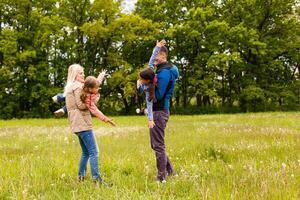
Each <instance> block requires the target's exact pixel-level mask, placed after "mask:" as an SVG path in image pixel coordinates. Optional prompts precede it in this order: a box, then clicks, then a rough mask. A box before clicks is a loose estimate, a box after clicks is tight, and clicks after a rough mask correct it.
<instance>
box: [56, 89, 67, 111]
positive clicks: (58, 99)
mask: <svg viewBox="0 0 300 200" xmlns="http://www.w3.org/2000/svg"><path fill="white" fill-rule="evenodd" d="M56 97H57V101H58V102H65V100H66V97H65V96H64V94H63V93H58V94H57V95H56ZM62 109H63V110H64V112H65V113H68V110H67V107H66V106H64V107H62Z"/></svg>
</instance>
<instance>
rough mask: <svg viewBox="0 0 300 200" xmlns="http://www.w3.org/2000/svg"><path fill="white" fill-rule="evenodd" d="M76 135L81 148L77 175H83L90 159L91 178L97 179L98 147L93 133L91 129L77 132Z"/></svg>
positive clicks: (98, 176)
mask: <svg viewBox="0 0 300 200" xmlns="http://www.w3.org/2000/svg"><path fill="white" fill-rule="evenodd" d="M77 135H78V138H79V142H80V146H81V149H82V154H81V159H80V163H79V171H78V176H81V177H84V176H85V174H86V166H87V161H88V159H90V165H91V171H92V178H93V180H97V179H99V178H100V173H99V167H98V159H99V149H98V145H97V142H96V139H95V135H94V133H93V131H92V130H87V131H82V132H79V133H77Z"/></svg>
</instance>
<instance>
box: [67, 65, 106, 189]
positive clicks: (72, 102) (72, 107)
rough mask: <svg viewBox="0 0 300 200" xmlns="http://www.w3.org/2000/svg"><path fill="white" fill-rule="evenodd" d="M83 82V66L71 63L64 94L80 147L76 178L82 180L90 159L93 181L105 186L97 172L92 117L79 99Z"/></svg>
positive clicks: (72, 126)
mask: <svg viewBox="0 0 300 200" xmlns="http://www.w3.org/2000/svg"><path fill="white" fill-rule="evenodd" d="M83 83H84V72H83V67H82V66H81V65H79V64H73V65H71V66H70V67H69V69H68V79H67V84H66V86H65V90H64V95H65V97H66V106H67V110H68V119H69V124H70V127H71V130H72V132H73V133H75V134H76V135H77V136H78V139H79V143H80V146H81V149H82V154H81V159H80V163H79V171H78V178H79V181H80V182H81V181H83V180H84V177H85V175H86V166H87V161H88V159H90V165H91V172H92V179H93V181H94V182H95V183H100V184H103V185H106V186H107V184H106V183H105V182H104V181H103V180H102V178H101V176H100V172H99V167H98V158H99V150H98V145H97V142H96V139H95V136H94V133H93V130H92V117H91V114H90V111H89V110H88V108H87V106H86V105H85V104H84V102H82V101H81V99H80V95H81V91H82V86H83ZM98 100H99V98H98V99H96V101H98Z"/></svg>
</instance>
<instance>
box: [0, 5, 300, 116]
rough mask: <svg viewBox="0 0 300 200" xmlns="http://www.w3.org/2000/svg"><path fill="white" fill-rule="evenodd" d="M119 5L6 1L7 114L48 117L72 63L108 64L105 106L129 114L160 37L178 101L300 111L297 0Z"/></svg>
mask: <svg viewBox="0 0 300 200" xmlns="http://www.w3.org/2000/svg"><path fill="white" fill-rule="evenodd" d="M121 5H122V1H114V0H95V1H88V0H36V1H29V0H18V1H8V0H2V1H1V2H0V19H1V24H0V89H1V90H0V104H1V107H0V118H13V117H17V118H20V117H33V116H34V117H48V116H51V115H52V114H51V113H52V112H53V111H54V110H55V109H57V108H58V106H57V105H54V104H52V102H51V101H50V99H51V96H53V95H55V93H56V92H61V91H62V90H63V87H64V85H65V81H66V77H67V69H68V66H69V65H71V64H73V63H80V64H81V65H83V66H84V68H85V74H86V75H95V76H97V74H98V73H99V72H100V71H101V70H104V69H105V70H107V71H108V73H109V74H110V75H111V78H109V79H108V81H107V82H106V85H104V86H102V91H101V95H102V98H101V101H100V104H99V106H100V107H101V109H102V110H106V111H109V113H114V114H118V113H119V114H120V113H122V114H130V113H131V112H132V111H133V110H135V108H136V107H142V106H143V104H145V100H144V96H142V95H138V94H137V93H136V91H135V82H136V79H137V73H138V70H139V69H141V68H143V67H146V65H147V62H148V60H149V58H150V56H151V53H152V49H153V47H154V45H155V43H156V40H160V39H163V38H164V39H166V41H167V47H168V49H169V50H170V51H169V61H170V62H172V63H174V64H175V65H177V67H178V68H179V71H180V75H181V76H180V78H179V80H178V82H177V87H176V91H175V95H174V99H173V100H172V102H173V105H176V107H177V108H176V109H179V110H181V111H182V112H184V110H185V109H184V108H188V107H190V106H196V108H197V109H196V110H201V109H203V110H210V109H207V108H217V110H218V112H219V111H229V112H236V106H240V108H238V109H241V110H243V111H245V112H246V111H263V110H299V107H300V100H299V99H300V95H299V79H300V73H299V72H300V67H299V62H300V56H299V55H300V54H299V48H300V40H299V35H300V23H299V19H300V18H299V10H300V9H299V1H296V0H284V1H280V0H275V1H274V0H273V1H270V0H266V1H265V0H247V1H244V0H226V1H219V0H209V1H208V0H166V1H157V0H138V1H137V3H136V9H135V10H134V11H133V12H132V13H127V14H125V13H122V8H121ZM252 86H255V87H252ZM248 92H249V93H248ZM262 93H264V94H262ZM180 107H183V108H180ZM221 107H223V108H224V109H222V108H221ZM230 108H232V109H233V110H232V111H230ZM191 112H192V113H193V110H191ZM211 112H215V111H211Z"/></svg>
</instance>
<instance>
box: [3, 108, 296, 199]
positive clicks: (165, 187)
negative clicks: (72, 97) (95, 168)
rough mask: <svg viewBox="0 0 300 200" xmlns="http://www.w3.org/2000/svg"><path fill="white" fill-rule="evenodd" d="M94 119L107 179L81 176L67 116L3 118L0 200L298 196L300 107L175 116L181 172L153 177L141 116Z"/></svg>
mask: <svg viewBox="0 0 300 200" xmlns="http://www.w3.org/2000/svg"><path fill="white" fill-rule="evenodd" d="M114 120H115V121H116V123H117V124H118V127H116V128H112V127H110V126H109V125H106V124H104V123H102V122H100V121H98V120H97V119H94V132H95V134H96V137H97V141H98V145H99V148H100V168H101V173H102V176H103V178H104V179H105V180H106V181H108V182H110V183H113V187H112V188H104V187H96V186H95V185H94V184H93V182H92V181H91V175H90V168H88V177H87V180H86V181H85V182H83V183H79V182H78V181H77V169H78V163H79V158H80V146H79V142H78V139H77V136H75V135H73V134H71V133H70V130H69V126H68V121H67V119H29V120H25V119H24V120H9V121H0V199H193V200H194V199H264V200H265V199H272V200H273V199H300V113H299V112H298V113H257V114H235V115H201V116H171V118H170V120H169V123H168V127H167V130H166V144H167V152H168V154H169V156H170V158H171V161H172V162H173V165H174V167H175V169H176V171H177V173H178V174H179V176H178V177H174V178H169V179H167V183H165V184H158V183H157V182H156V181H155V175H156V165H155V157H154V152H153V151H152V150H151V148H150V142H149V133H148V129H147V127H146V124H147V121H146V117H144V116H137V117H114Z"/></svg>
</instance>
